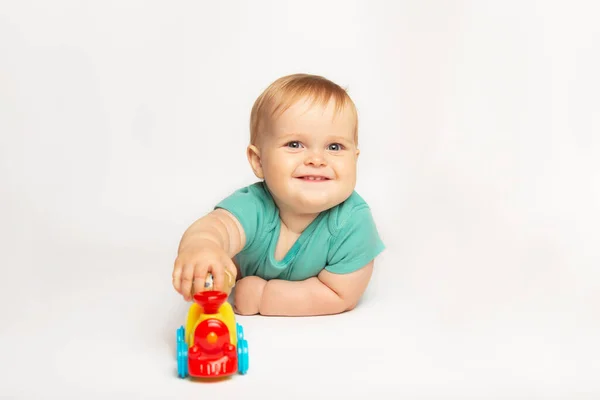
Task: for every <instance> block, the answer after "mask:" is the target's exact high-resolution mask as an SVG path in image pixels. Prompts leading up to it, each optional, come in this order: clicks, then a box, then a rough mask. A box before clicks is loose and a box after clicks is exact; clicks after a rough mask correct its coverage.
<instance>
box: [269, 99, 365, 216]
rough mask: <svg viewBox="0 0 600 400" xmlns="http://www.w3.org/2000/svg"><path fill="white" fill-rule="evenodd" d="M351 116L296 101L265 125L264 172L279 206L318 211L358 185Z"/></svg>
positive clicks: (342, 198)
mask: <svg viewBox="0 0 600 400" xmlns="http://www.w3.org/2000/svg"><path fill="white" fill-rule="evenodd" d="M354 128H355V119H354V115H353V113H352V111H351V109H350V108H349V106H347V107H346V108H345V109H344V110H343V111H342V112H340V113H337V114H336V112H335V103H334V101H333V99H332V100H331V101H330V103H329V104H328V105H327V106H326V107H322V106H320V105H318V104H314V105H313V104H311V103H310V101H300V102H298V103H296V104H295V105H293V106H292V107H290V108H289V109H288V110H286V111H285V112H284V113H283V114H282V115H281V116H280V117H278V118H275V119H274V120H273V121H271V122H270V123H269V124H268V126H267V127H266V132H265V133H264V137H263V138H261V139H262V140H261V142H260V158H261V165H262V172H263V175H264V179H265V182H266V183H267V186H268V187H269V190H270V191H271V193H272V194H273V197H274V198H275V201H276V202H277V203H278V205H279V206H280V207H285V208H286V209H288V210H290V211H292V212H295V213H318V212H321V211H324V210H326V209H328V208H331V207H334V206H336V205H337V204H339V203H341V202H343V201H344V200H346V199H347V198H348V197H349V196H350V195H351V194H352V191H353V190H354V187H355V184H356V161H357V157H358V153H359V152H358V149H357V145H356V143H355V139H354Z"/></svg>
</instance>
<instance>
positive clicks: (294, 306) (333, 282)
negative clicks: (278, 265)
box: [258, 261, 374, 316]
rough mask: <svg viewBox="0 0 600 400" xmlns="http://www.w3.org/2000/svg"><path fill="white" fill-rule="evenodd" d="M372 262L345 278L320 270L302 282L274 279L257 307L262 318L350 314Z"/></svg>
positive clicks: (363, 287)
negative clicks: (266, 316)
mask: <svg viewBox="0 0 600 400" xmlns="http://www.w3.org/2000/svg"><path fill="white" fill-rule="evenodd" d="M373 264H374V261H371V262H370V263H368V264H367V265H365V266H364V267H362V268H361V269H359V270H357V271H354V272H351V273H348V274H334V273H331V272H329V271H326V270H323V271H321V273H319V275H318V276H317V277H314V278H310V279H307V280H304V281H285V280H279V279H274V280H270V281H268V282H267V284H266V285H265V286H264V289H263V293H262V298H261V301H260V306H259V311H258V312H259V313H260V314H262V315H279V316H281V315H286V316H314V315H327V314H338V313H342V312H344V311H349V310H352V309H353V308H354V307H355V306H356V305H357V303H358V301H359V300H360V298H361V296H362V295H363V293H364V291H365V289H366V288H367V285H368V284H369V281H370V279H371V275H372V273H373Z"/></svg>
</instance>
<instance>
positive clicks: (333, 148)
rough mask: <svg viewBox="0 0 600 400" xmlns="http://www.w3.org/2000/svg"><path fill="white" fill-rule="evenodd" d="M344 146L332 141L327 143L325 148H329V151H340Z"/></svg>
mask: <svg viewBox="0 0 600 400" xmlns="http://www.w3.org/2000/svg"><path fill="white" fill-rule="evenodd" d="M343 148H344V146H342V145H341V144H339V143H332V144H330V145H329V147H327V149H329V150H331V151H340V150H342V149H343Z"/></svg>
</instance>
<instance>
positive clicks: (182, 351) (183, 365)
mask: <svg viewBox="0 0 600 400" xmlns="http://www.w3.org/2000/svg"><path fill="white" fill-rule="evenodd" d="M184 334H185V330H184V329H183V326H182V327H180V328H179V329H177V374H178V375H179V377H180V378H186V377H187V376H188V348H187V343H185V340H184V339H183V338H184Z"/></svg>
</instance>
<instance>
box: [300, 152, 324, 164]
mask: <svg viewBox="0 0 600 400" xmlns="http://www.w3.org/2000/svg"><path fill="white" fill-rule="evenodd" d="M304 164H306V165H316V166H321V165H326V164H327V161H326V160H325V157H323V154H322V153H319V152H316V151H312V152H310V153H309V154H308V156H307V157H306V159H305V160H304Z"/></svg>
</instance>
